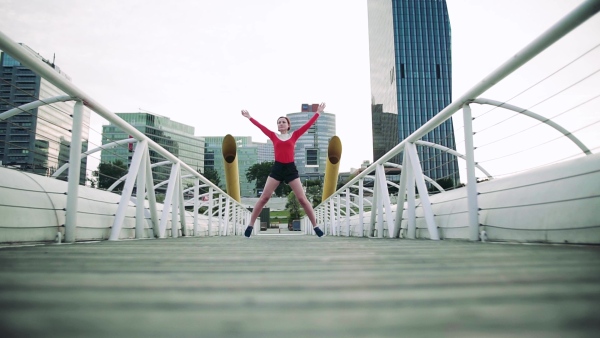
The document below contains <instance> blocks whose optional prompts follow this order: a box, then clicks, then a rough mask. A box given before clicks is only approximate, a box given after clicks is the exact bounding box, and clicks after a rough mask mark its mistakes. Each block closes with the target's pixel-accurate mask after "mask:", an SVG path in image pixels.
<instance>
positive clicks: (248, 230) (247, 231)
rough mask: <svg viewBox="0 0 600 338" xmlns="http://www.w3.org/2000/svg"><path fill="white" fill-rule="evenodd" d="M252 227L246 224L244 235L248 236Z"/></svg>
mask: <svg viewBox="0 0 600 338" xmlns="http://www.w3.org/2000/svg"><path fill="white" fill-rule="evenodd" d="M252 229H254V227H253V226H250V225H248V227H247V228H246V231H244V236H246V237H248V238H250V235H252Z"/></svg>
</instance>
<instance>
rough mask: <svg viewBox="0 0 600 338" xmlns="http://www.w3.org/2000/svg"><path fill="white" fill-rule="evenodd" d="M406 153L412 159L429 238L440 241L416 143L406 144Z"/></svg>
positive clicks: (411, 162)
mask: <svg viewBox="0 0 600 338" xmlns="http://www.w3.org/2000/svg"><path fill="white" fill-rule="evenodd" d="M405 149H406V151H408V156H409V157H410V164H411V167H412V170H413V174H414V177H415V182H416V184H417V189H418V190H419V199H420V200H421V206H422V207H423V213H424V214H425V221H426V222H427V229H428V230H429V237H430V238H431V239H432V240H439V239H440V237H439V235H438V229H437V226H436V225H435V218H434V217H433V210H432V209H431V202H430V201H429V192H428V191H427V187H426V186H425V179H424V178H423V169H422V168H421V163H420V162H419V155H417V147H416V146H415V145H414V143H407V144H406V148H405Z"/></svg>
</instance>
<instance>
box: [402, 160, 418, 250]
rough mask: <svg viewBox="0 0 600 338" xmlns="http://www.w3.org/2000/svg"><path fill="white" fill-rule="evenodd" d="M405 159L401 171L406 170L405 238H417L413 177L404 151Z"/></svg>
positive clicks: (410, 165)
mask: <svg viewBox="0 0 600 338" xmlns="http://www.w3.org/2000/svg"><path fill="white" fill-rule="evenodd" d="M404 154H405V158H404V162H403V164H404V165H403V166H402V168H403V170H406V238H408V239H415V238H417V219H416V210H415V208H416V201H415V175H414V174H413V169H412V164H411V163H410V161H411V160H410V156H408V151H404Z"/></svg>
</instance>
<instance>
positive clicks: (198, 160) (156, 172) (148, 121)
mask: <svg viewBox="0 0 600 338" xmlns="http://www.w3.org/2000/svg"><path fill="white" fill-rule="evenodd" d="M116 115H117V116H119V117H120V118H122V119H123V120H125V121H126V122H127V123H129V124H131V125H132V126H133V127H134V128H135V129H137V130H139V131H140V132H141V133H143V134H144V135H146V136H148V138H150V139H151V140H152V141H154V142H156V143H158V144H159V145H160V146H161V147H163V148H165V149H166V150H167V151H169V152H170V153H171V154H173V155H175V156H176V157H177V158H179V159H180V160H181V161H183V162H184V163H185V164H187V165H189V166H190V167H192V168H193V169H195V170H196V171H198V170H200V171H201V170H202V168H204V139H203V138H202V137H198V136H194V127H192V126H189V125H186V124H183V123H180V122H175V121H172V120H171V119H169V118H168V117H164V116H160V115H155V114H151V113H146V112H134V113H116ZM129 137H130V135H129V134H127V133H126V132H125V131H122V130H121V129H120V128H119V127H117V126H115V125H113V124H112V123H111V124H108V125H103V126H102V144H107V143H110V142H114V141H118V140H122V139H126V138H129ZM149 153H150V162H151V163H158V162H162V161H165V158H164V157H163V156H162V155H160V154H158V153H157V152H156V151H154V150H152V149H150V151H149ZM132 156H133V147H130V146H123V147H117V148H113V149H108V150H103V151H102V155H101V157H100V160H101V162H102V163H113V162H115V161H116V160H120V161H121V162H123V163H126V164H127V166H128V167H129V164H130V163H131V158H132ZM170 172H171V166H158V167H155V168H153V169H152V174H153V176H154V180H155V182H161V181H165V180H168V179H169V174H170ZM183 174H184V175H186V173H183ZM193 181H194V180H193V179H191V178H190V179H183V184H184V185H189V184H193ZM164 188H165V189H166V185H165V186H164Z"/></svg>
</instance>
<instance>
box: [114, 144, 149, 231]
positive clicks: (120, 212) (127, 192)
mask: <svg viewBox="0 0 600 338" xmlns="http://www.w3.org/2000/svg"><path fill="white" fill-rule="evenodd" d="M147 151H148V141H147V140H143V141H141V142H138V144H137V146H136V147H135V152H134V153H133V158H132V159H131V164H130V165H129V171H128V172H127V179H126V180H125V185H124V186H123V190H122V191H121V198H120V200H119V206H118V207H117V212H116V213H115V220H114V222H113V226H112V229H111V230H110V237H109V238H108V240H109V241H118V240H119V235H120V234H121V228H123V220H124V219H125V213H126V211H127V207H128V206H129V200H130V199H131V192H132V191H133V185H134V183H135V180H136V177H137V174H138V171H139V170H140V164H141V163H142V159H143V158H144V153H145V152H147Z"/></svg>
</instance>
